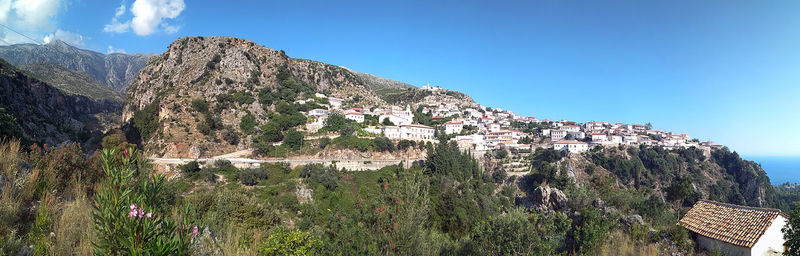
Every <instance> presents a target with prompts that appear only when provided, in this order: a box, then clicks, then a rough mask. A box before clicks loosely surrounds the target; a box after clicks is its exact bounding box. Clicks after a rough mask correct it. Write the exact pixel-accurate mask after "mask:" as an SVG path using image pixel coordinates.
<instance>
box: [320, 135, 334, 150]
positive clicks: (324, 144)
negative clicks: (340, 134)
mask: <svg viewBox="0 0 800 256" xmlns="http://www.w3.org/2000/svg"><path fill="white" fill-rule="evenodd" d="M328 144H331V138H328V137H323V138H321V139H319V148H321V149H324V148H325V147H327V146H328Z"/></svg>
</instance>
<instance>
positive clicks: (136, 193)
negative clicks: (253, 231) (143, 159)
mask: <svg viewBox="0 0 800 256" xmlns="http://www.w3.org/2000/svg"><path fill="white" fill-rule="evenodd" d="M131 151H132V150H131ZM133 153H134V152H131V154H133ZM113 154H114V151H112V150H103V152H102V159H103V171H104V172H105V173H106V180H105V181H104V186H101V188H100V189H99V190H98V192H97V193H96V194H95V197H94V201H95V204H94V210H93V211H92V218H93V219H94V228H95V231H96V235H97V236H96V239H95V241H94V242H95V243H94V248H95V254H100V255H121V254H131V255H144V254H156V255H189V242H190V236H191V235H193V234H194V235H196V234H197V226H195V227H194V228H193V229H189V228H188V227H189V226H190V223H189V221H188V219H187V218H186V216H188V211H189V209H188V208H186V210H185V211H184V218H183V221H182V225H181V226H182V227H185V228H180V227H179V225H177V224H176V223H175V222H174V221H173V220H171V219H169V218H166V216H167V215H166V214H163V213H164V212H167V211H166V210H163V209H160V208H161V207H165V206H168V205H162V204H160V202H159V200H155V199H156V198H155V197H158V196H160V191H162V190H163V186H164V178H163V176H160V177H157V178H156V179H150V178H146V179H144V180H143V181H142V182H141V184H134V182H133V180H132V179H131V178H132V177H133V174H134V173H135V172H136V169H135V168H133V167H134V166H136V164H135V161H136V160H135V159H136V158H131V157H128V156H127V155H126V156H125V157H123V158H122V161H121V163H117V162H115V161H114V159H115V158H114V157H113ZM159 210H161V213H158V211H159ZM152 211H156V213H153V212H152ZM142 238H145V239H142Z"/></svg>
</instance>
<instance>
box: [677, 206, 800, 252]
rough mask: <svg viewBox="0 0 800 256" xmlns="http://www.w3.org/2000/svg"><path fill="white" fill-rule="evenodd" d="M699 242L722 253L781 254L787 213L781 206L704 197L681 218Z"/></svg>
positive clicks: (683, 224)
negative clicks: (730, 202) (731, 201)
mask: <svg viewBox="0 0 800 256" xmlns="http://www.w3.org/2000/svg"><path fill="white" fill-rule="evenodd" d="M678 224H679V225H681V226H683V227H684V228H686V229H688V230H689V231H691V232H692V233H695V234H696V235H697V236H696V237H697V245H698V246H699V247H700V248H703V249H705V250H708V251H718V252H720V253H722V255H745V256H750V255H780V254H781V253H783V251H784V247H783V244H784V242H786V241H785V240H784V239H783V233H782V232H781V229H782V228H783V227H784V226H785V225H787V220H786V216H785V215H784V214H783V213H782V212H781V210H778V209H770V208H758V207H749V206H742V205H733V204H726V203H720V202H715V201H709V200H700V201H698V202H697V203H695V205H694V206H692V208H691V209H689V211H688V212H686V215H684V216H683V218H681V220H680V221H679V222H678Z"/></svg>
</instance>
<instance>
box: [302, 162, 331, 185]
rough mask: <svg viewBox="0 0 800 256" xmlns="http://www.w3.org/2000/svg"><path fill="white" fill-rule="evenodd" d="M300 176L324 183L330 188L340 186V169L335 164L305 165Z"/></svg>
mask: <svg viewBox="0 0 800 256" xmlns="http://www.w3.org/2000/svg"><path fill="white" fill-rule="evenodd" d="M300 177H301V178H306V179H309V180H311V181H312V182H316V183H319V184H322V185H323V186H325V188H327V189H328V190H334V189H336V187H338V186H339V171H338V170H336V168H335V167H333V166H327V167H326V166H323V165H322V164H309V165H305V166H303V169H302V170H301V171H300Z"/></svg>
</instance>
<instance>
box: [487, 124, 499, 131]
mask: <svg viewBox="0 0 800 256" xmlns="http://www.w3.org/2000/svg"><path fill="white" fill-rule="evenodd" d="M486 128H487V129H489V131H490V132H496V131H500V124H498V123H491V124H489V126H487V127H486Z"/></svg>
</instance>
